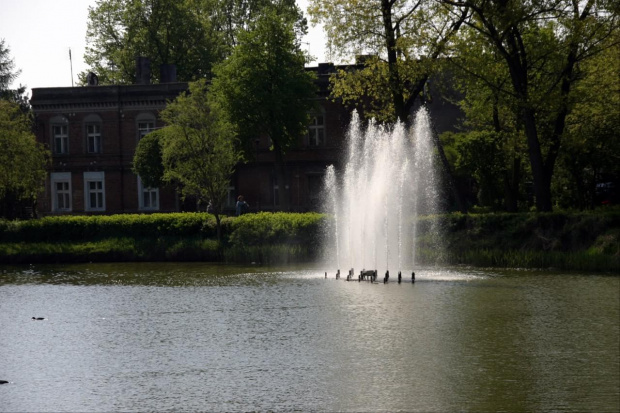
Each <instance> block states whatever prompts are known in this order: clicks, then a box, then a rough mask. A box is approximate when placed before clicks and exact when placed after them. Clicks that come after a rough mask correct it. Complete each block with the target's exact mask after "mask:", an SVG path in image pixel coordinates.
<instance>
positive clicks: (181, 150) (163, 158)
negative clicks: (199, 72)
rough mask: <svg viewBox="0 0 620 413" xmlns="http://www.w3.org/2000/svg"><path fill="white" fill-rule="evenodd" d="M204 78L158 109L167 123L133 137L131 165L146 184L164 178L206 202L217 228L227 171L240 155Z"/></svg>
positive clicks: (228, 173)
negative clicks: (133, 149) (140, 135)
mask: <svg viewBox="0 0 620 413" xmlns="http://www.w3.org/2000/svg"><path fill="white" fill-rule="evenodd" d="M208 92H209V89H208V86H207V83H206V81H205V80H204V79H203V80H199V81H196V82H192V83H190V85H189V92H186V93H183V94H181V95H179V96H178V97H177V98H176V99H175V100H174V101H173V102H171V103H169V104H168V106H167V107H166V108H165V109H164V110H163V111H162V112H161V113H160V115H161V117H162V119H163V120H164V121H165V122H166V124H167V125H168V126H166V127H165V128H163V129H160V130H158V131H155V132H152V133H150V134H148V135H147V136H145V137H144V138H143V139H141V141H140V142H139V143H138V147H137V150H136V153H135V155H134V167H133V170H134V172H136V173H137V174H138V175H140V177H141V178H142V180H143V182H144V183H145V184H146V185H148V186H153V187H157V186H160V184H161V183H162V182H163V183H167V184H171V185H174V186H176V187H177V188H179V190H180V192H181V194H182V195H183V196H184V197H186V196H191V197H195V198H196V199H197V200H199V201H202V202H203V203H204V204H209V205H210V210H211V211H212V212H213V214H214V215H215V219H216V223H217V229H218V233H219V232H220V215H221V212H222V208H223V205H224V202H225V200H226V197H227V195H228V186H229V183H230V177H231V175H232V174H233V172H234V168H235V165H236V164H237V163H238V162H239V160H240V158H241V157H240V155H239V153H238V151H237V149H236V146H235V142H236V138H235V134H234V131H233V128H232V125H231V124H230V123H228V122H227V121H226V120H225V117H224V116H223V113H222V111H221V109H220V107H219V106H218V105H217V103H214V102H213V101H212V100H210V98H209V93H208Z"/></svg>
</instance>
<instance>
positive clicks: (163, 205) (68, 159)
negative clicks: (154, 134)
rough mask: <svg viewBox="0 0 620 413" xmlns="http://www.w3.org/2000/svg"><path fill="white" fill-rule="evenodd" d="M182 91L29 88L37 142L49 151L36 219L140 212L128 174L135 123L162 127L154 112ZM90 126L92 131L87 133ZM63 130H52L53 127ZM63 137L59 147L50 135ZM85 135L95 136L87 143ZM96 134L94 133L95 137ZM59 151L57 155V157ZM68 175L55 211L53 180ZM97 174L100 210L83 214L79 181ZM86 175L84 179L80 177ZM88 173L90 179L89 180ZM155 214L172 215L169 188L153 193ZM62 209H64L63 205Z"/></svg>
mask: <svg viewBox="0 0 620 413" xmlns="http://www.w3.org/2000/svg"><path fill="white" fill-rule="evenodd" d="M186 89H187V84H186V83H169V84H158V85H131V86H86V87H76V88H36V89H33V93H32V99H31V104H32V107H33V111H34V113H35V134H36V136H37V140H38V141H39V142H41V143H43V144H45V145H46V146H47V147H48V148H49V149H50V150H51V152H52V163H51V166H50V168H49V174H48V179H47V182H46V185H45V192H44V194H42V196H41V197H40V199H39V201H38V203H37V204H38V209H39V212H40V213H42V214H51V213H57V214H66V213H71V214H80V213H106V214H112V213H123V212H144V211H149V209H148V208H144V206H141V205H140V201H139V199H140V196H141V194H139V192H138V177H137V176H136V175H135V174H133V172H132V171H131V166H132V161H133V155H134V152H135V149H136V145H137V143H138V141H139V138H140V130H139V128H138V126H139V124H140V123H142V124H145V123H146V124H149V126H150V127H151V128H159V127H162V126H163V124H162V122H161V121H160V120H159V119H158V113H159V111H160V110H161V109H163V108H164V107H165V105H166V102H167V101H168V100H170V99H174V98H175V97H176V96H177V95H178V94H179V93H181V92H182V91H184V90H186ZM91 126H95V127H98V129H95V130H93V129H89V127H91ZM59 127H60V128H64V129H58V128H59ZM59 131H60V132H61V133H60V135H66V141H67V144H66V145H65V144H63V145H59V144H58V143H57V141H58V139H56V138H55V136H57V135H59V134H58V132H59ZM89 131H90V132H93V131H95V132H98V134H99V139H100V142H99V144H100V149H97V150H94V151H93V149H94V148H95V147H96V146H98V145H95V143H97V138H96V137H91V138H90V139H89ZM95 135H96V134H95ZM59 150H60V152H59ZM63 173H64V174H67V173H68V174H70V181H69V185H70V192H71V197H70V200H69V206H70V207H68V208H62V209H64V210H59V208H57V205H55V204H56V201H55V199H54V198H55V197H53V195H54V189H55V188H54V187H55V185H54V184H55V182H52V179H53V177H57V176H59V175H62V174H63ZM95 173H100V174H101V173H102V174H103V177H104V182H103V193H104V198H105V199H104V201H105V203H104V205H103V208H101V210H89V208H88V200H89V196H88V195H89V189H88V188H87V187H85V182H84V178H85V176H87V177H88V176H91V175H96V174H95ZM85 174H86V175H85ZM89 174H90V175H89ZM158 201H159V202H158V203H159V207H158V208H157V210H158V211H162V212H169V211H176V210H178V201H177V196H176V194H175V193H174V191H173V190H172V188H161V189H160V190H159V200H158ZM65 206H66V205H65Z"/></svg>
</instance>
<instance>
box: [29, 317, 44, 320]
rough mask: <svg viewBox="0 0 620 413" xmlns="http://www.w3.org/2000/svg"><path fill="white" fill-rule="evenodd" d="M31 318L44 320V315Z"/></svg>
mask: <svg viewBox="0 0 620 413" xmlns="http://www.w3.org/2000/svg"><path fill="white" fill-rule="evenodd" d="M32 319H33V320H45V317H32Z"/></svg>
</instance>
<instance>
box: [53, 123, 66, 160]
mask: <svg viewBox="0 0 620 413" xmlns="http://www.w3.org/2000/svg"><path fill="white" fill-rule="evenodd" d="M52 140H53V145H54V153H55V154H59V155H65V154H68V153H69V126H68V125H58V124H56V125H52Z"/></svg>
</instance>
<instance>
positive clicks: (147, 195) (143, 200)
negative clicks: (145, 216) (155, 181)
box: [138, 177, 159, 211]
mask: <svg viewBox="0 0 620 413" xmlns="http://www.w3.org/2000/svg"><path fill="white" fill-rule="evenodd" d="M138 204H139V207H140V209H141V210H144V211H157V210H159V188H148V187H146V186H144V184H143V183H142V179H140V177H138Z"/></svg>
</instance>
